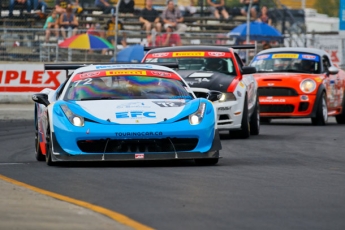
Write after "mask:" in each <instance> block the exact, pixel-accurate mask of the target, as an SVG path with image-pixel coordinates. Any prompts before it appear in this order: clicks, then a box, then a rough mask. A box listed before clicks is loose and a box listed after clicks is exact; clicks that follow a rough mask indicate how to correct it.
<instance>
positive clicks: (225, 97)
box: [219, 93, 236, 102]
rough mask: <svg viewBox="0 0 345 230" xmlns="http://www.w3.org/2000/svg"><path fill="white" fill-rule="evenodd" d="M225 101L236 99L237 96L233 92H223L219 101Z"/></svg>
mask: <svg viewBox="0 0 345 230" xmlns="http://www.w3.org/2000/svg"><path fill="white" fill-rule="evenodd" d="M224 101H236V97H235V95H234V94H233V93H222V96H221V97H220V99H219V102H224Z"/></svg>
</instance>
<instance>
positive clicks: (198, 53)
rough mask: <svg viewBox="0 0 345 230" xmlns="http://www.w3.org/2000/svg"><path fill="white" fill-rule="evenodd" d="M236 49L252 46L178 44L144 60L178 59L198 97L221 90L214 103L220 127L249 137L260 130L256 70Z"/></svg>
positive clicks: (180, 67) (182, 74) (169, 60)
mask: <svg viewBox="0 0 345 230" xmlns="http://www.w3.org/2000/svg"><path fill="white" fill-rule="evenodd" d="M234 48H251V46H237V47H232V48H229V47H220V46H175V47H166V48H154V49H151V50H149V52H148V53H147V54H146V55H145V57H144V59H143V62H146V63H160V62H175V63H176V62H177V63H178V71H177V72H178V73H179V74H180V75H181V76H182V77H183V78H184V79H185V80H186V82H187V83H188V84H189V86H190V87H191V88H192V90H193V92H194V93H195V94H196V96H197V97H199V96H202V95H203V94H206V93H207V92H208V91H209V90H217V91H220V92H222V93H223V94H222V97H221V99H220V100H219V101H216V102H214V103H213V104H214V106H215V107H216V110H217V125H218V130H220V131H221V130H229V131H230V135H231V136H232V137H237V138H248V137H249V136H250V134H251V135H258V134H259V132H260V112H259V102H258V96H257V90H258V86H257V82H256V80H255V79H254V77H253V75H252V74H253V73H255V72H256V69H255V68H253V67H248V66H244V65H243V62H242V60H241V58H240V57H239V55H238V54H237V53H236V52H234Z"/></svg>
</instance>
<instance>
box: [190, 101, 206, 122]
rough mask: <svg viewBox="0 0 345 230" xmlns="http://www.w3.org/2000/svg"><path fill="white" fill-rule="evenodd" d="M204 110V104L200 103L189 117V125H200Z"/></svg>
mask: <svg viewBox="0 0 345 230" xmlns="http://www.w3.org/2000/svg"><path fill="white" fill-rule="evenodd" d="M205 108H206V104H205V103H203V102H202V103H200V105H199V108H198V110H197V111H196V112H195V113H193V114H191V115H189V123H190V124H191V125H198V124H200V122H201V121H202V118H203V117H204V114H205Z"/></svg>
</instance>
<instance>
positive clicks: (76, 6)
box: [72, 0, 83, 15]
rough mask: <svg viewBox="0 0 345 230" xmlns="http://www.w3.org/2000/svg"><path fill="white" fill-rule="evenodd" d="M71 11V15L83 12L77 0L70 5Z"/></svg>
mask: <svg viewBox="0 0 345 230" xmlns="http://www.w3.org/2000/svg"><path fill="white" fill-rule="evenodd" d="M72 9H73V13H75V14H76V15H79V14H81V12H83V7H81V6H80V4H79V0H75V2H73V3H72Z"/></svg>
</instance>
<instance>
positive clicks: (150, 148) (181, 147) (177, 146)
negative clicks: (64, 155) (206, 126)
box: [77, 138, 198, 153]
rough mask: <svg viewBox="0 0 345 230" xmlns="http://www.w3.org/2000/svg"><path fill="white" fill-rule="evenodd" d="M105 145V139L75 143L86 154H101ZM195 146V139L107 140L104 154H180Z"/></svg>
mask: <svg viewBox="0 0 345 230" xmlns="http://www.w3.org/2000/svg"><path fill="white" fill-rule="evenodd" d="M106 143H107V140H105V139H101V140H80V141H78V142H77V144H78V147H79V148H80V150H81V151H83V152H86V153H103V152H104V149H105V146H106ZM197 144H198V139H197V138H171V139H170V140H169V139H167V138H165V139H150V140H146V139H136V140H109V142H108V144H107V148H106V151H105V153H138V152H142V153H145V152H174V151H175V150H176V151H177V152H180V151H190V150H193V149H194V148H195V147H196V145H197Z"/></svg>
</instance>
